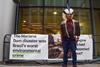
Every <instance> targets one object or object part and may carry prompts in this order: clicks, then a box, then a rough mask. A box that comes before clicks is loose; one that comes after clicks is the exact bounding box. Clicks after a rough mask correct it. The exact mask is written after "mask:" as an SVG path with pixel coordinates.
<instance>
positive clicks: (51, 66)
mask: <svg viewBox="0 0 100 67" xmlns="http://www.w3.org/2000/svg"><path fill="white" fill-rule="evenodd" d="M0 67H62V66H61V65H60V64H49V65H34V64H31V65H25V64H6V65H4V64H1V65H0ZM68 67H72V66H71V65H69V66H68ZM78 67H100V64H79V65H78Z"/></svg>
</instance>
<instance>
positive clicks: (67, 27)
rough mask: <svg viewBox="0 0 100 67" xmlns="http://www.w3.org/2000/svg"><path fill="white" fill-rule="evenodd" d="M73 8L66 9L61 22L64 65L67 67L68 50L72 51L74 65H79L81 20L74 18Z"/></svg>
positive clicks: (75, 66) (74, 66)
mask: <svg viewBox="0 0 100 67" xmlns="http://www.w3.org/2000/svg"><path fill="white" fill-rule="evenodd" d="M73 12H74V10H73V9H72V8H70V9H65V10H64V11H63V13H62V15H63V16H62V17H63V19H65V20H64V21H62V23H61V41H62V45H63V53H64V55H63V67H67V62H68V55H67V54H68V50H70V51H71V53H72V63H73V67H77V55H76V49H77V48H76V44H77V41H78V40H79V36H80V26H79V22H78V21H76V20H74V19H73Z"/></svg>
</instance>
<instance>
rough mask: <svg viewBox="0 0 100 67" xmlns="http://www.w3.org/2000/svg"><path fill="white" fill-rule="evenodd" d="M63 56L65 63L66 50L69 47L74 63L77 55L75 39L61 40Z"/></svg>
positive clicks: (64, 62)
mask: <svg viewBox="0 0 100 67" xmlns="http://www.w3.org/2000/svg"><path fill="white" fill-rule="evenodd" d="M62 44H63V50H64V56H63V64H65V65H66V64H67V62H68V55H67V54H68V50H69V49H70V50H71V52H72V63H73V65H76V61H77V56H76V41H75V40H71V39H69V40H64V41H62Z"/></svg>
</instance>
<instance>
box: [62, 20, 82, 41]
mask: <svg viewBox="0 0 100 67" xmlns="http://www.w3.org/2000/svg"><path fill="white" fill-rule="evenodd" d="M65 23H66V21H63V22H62V23H61V39H62V40H64V39H67V38H69V37H68V34H67V33H66V28H65ZM73 23H74V25H73V26H74V31H73V37H71V38H72V39H73V38H74V36H80V26H79V22H78V21H75V20H73Z"/></svg>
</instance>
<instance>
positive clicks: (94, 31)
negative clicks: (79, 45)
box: [89, 0, 96, 58]
mask: <svg viewBox="0 0 100 67" xmlns="http://www.w3.org/2000/svg"><path fill="white" fill-rule="evenodd" d="M89 3H90V22H91V26H92V27H91V28H92V36H93V58H95V56H96V54H95V43H96V41H95V40H96V39H95V34H96V30H95V28H96V27H95V21H94V8H93V0H89Z"/></svg>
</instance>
